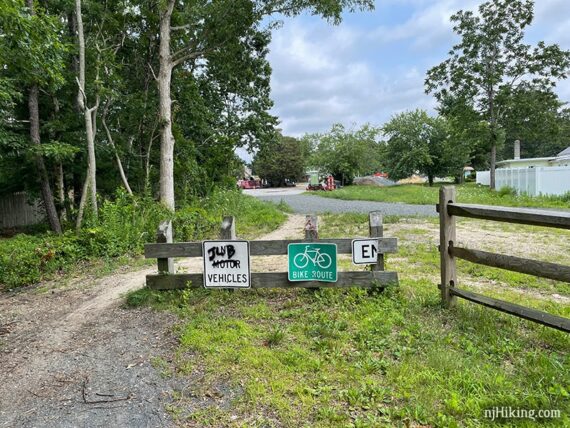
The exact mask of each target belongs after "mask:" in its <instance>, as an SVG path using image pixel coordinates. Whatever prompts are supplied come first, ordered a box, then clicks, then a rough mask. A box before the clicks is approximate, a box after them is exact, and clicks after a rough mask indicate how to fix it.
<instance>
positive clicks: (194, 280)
mask: <svg viewBox="0 0 570 428" xmlns="http://www.w3.org/2000/svg"><path fill="white" fill-rule="evenodd" d="M203 281H204V278H203V275H202V274H201V273H185V274H176V275H148V276H147V277H146V285H147V286H148V287H149V288H152V289H156V290H174V289H181V288H201V287H202V284H203ZM397 282H398V274H397V273H396V272H378V271H374V272H372V271H365V270H362V271H356V272H338V280H337V282H317V281H296V282H288V281H287V272H253V273H252V274H251V288H347V287H354V286H358V287H360V288H374V287H378V288H382V287H384V286H386V285H388V284H395V283H397Z"/></svg>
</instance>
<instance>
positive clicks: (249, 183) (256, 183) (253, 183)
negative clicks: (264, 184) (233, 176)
mask: <svg viewBox="0 0 570 428" xmlns="http://www.w3.org/2000/svg"><path fill="white" fill-rule="evenodd" d="M237 186H238V189H261V180H254V179H250V180H238V182H237Z"/></svg>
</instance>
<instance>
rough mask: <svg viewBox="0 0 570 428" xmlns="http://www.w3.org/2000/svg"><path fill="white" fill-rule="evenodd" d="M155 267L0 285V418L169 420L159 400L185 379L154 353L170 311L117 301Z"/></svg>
mask: <svg viewBox="0 0 570 428" xmlns="http://www.w3.org/2000/svg"><path fill="white" fill-rule="evenodd" d="M303 221H304V218H303V217H302V216H295V215H292V216H289V219H288V221H287V222H286V223H285V224H284V225H283V226H282V227H281V228H280V229H278V230H277V231H274V232H272V233H270V234H268V235H266V236H264V237H262V238H261V239H284V238H287V237H296V236H299V235H300V234H301V233H302V228H303ZM300 232H301V233H300ZM270 259H272V258H271V257H264V258H261V261H257V262H256V263H257V264H256V263H254V266H256V265H257V266H260V265H259V263H262V266H263V269H264V270H271V269H272V266H273V268H274V269H278V267H277V266H279V262H280V261H279V260H270ZM177 267H178V269H179V270H191V271H194V272H199V271H200V270H201V262H200V260H197V259H187V260H183V261H181V262H180V263H178V264H177ZM154 271H155V269H145V270H139V271H135V272H127V273H119V274H114V275H110V276H107V277H104V278H100V279H89V278H78V279H75V280H73V281H71V282H70V284H69V285H68V286H66V287H65V289H63V288H51V289H49V288H48V289H47V292H46V291H45V290H46V288H47V287H42V286H41V285H40V286H38V287H35V288H28V289H25V290H22V291H19V292H10V293H4V294H1V295H0V427H1V428H4V427H28V426H36V427H76V426H85V427H115V426H117V427H118V426H132V427H162V426H171V425H173V421H172V419H171V418H170V415H169V414H168V413H167V412H166V410H165V406H166V405H167V404H168V403H169V402H171V395H172V391H173V390H184V389H187V388H189V387H192V386H190V385H186V384H181V383H180V382H190V381H189V380H183V379H180V378H177V377H175V376H161V373H160V372H159V371H160V366H161V364H160V361H166V363H168V358H169V355H172V351H173V349H174V347H175V346H176V339H175V337H174V336H173V334H172V326H173V325H174V324H175V323H176V322H177V318H176V317H175V316H174V315H172V314H168V313H164V312H156V311H152V310H150V309H147V308H144V309H126V308H123V307H122V302H123V298H122V296H123V295H124V294H125V293H127V292H128V291H131V290H135V289H137V288H140V287H142V286H143V285H144V280H145V276H146V275H147V274H149V273H152V272H154ZM153 362H154V363H155V364H154V365H155V366H157V368H158V369H157V368H155V367H153Z"/></svg>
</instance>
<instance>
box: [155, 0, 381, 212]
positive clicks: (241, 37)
mask: <svg viewBox="0 0 570 428" xmlns="http://www.w3.org/2000/svg"><path fill="white" fill-rule="evenodd" d="M372 7H373V1H372V0H270V1H267V0H221V1H216V2H210V1H198V2H182V1H180V0H166V1H160V2H157V4H156V6H155V8H153V9H151V10H149V12H151V13H152V14H153V15H156V12H157V11H158V16H159V23H158V24H159V25H158V33H159V35H160V36H159V48H158V62H159V66H158V73H157V75H156V76H155V78H156V83H157V88H158V95H159V124H160V125H159V126H160V139H161V147H160V200H161V202H162V203H163V204H164V205H165V206H166V207H167V208H169V209H171V210H174V208H175V203H174V201H175V198H174V142H175V140H174V135H173V131H172V123H173V115H172V93H171V87H172V73H173V71H174V69H175V68H177V67H181V68H189V69H199V70H209V69H210V65H211V61H212V60H214V61H215V60H217V65H218V66H219V67H222V68H223V69H224V70H225V73H226V74H228V75H231V74H235V75H237V76H244V71H245V76H247V78H248V79H249V81H250V84H251V85H252V86H253V87H255V84H256V81H257V79H256V78H255V75H254V74H249V73H247V71H248V69H247V61H248V60H249V59H251V58H254V57H255V56H256V55H260V54H261V58H264V56H265V51H263V52H260V47H261V48H262V49H265V43H263V38H264V37H265V38H267V36H268V31H269V30H268V29H266V30H264V29H262V28H261V23H262V21H263V20H264V19H267V18H268V17H270V16H272V15H274V14H276V13H279V14H282V15H285V16H294V15H298V14H299V13H301V12H303V11H309V12H311V13H313V14H315V15H321V16H323V17H324V18H326V19H329V20H332V21H333V22H339V21H340V19H341V13H342V11H343V9H345V8H348V9H351V10H354V9H356V8H358V9H369V8H372ZM260 42H261V43H260ZM244 58H245V59H246V64H244V61H243V59H244ZM244 65H245V66H246V67H245V68H244ZM236 101H237V102H238V103H239V102H240V100H239V95H238V97H237V100H236Z"/></svg>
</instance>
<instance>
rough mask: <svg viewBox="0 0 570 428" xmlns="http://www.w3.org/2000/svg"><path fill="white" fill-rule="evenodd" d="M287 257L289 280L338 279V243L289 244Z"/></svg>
mask: <svg viewBox="0 0 570 428" xmlns="http://www.w3.org/2000/svg"><path fill="white" fill-rule="evenodd" d="M287 259H288V273H289V281H321V282H336V281H337V265H336V244H321V243H317V242H314V243H313V242H304V243H301V244H289V245H288V247H287Z"/></svg>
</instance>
